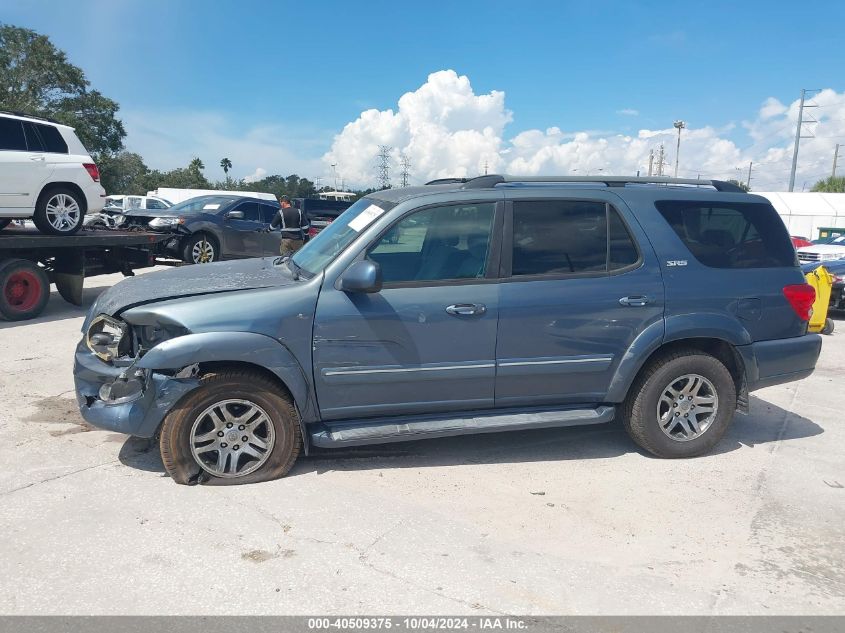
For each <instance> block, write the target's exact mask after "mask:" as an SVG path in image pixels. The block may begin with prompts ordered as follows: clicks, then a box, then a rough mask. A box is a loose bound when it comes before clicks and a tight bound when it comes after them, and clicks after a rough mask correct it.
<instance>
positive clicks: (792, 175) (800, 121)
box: [789, 88, 819, 191]
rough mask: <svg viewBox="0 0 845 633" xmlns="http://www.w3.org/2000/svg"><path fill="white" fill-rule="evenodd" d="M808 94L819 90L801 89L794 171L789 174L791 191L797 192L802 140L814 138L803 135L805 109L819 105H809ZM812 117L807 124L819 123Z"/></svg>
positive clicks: (793, 163) (793, 156) (810, 135)
mask: <svg viewBox="0 0 845 633" xmlns="http://www.w3.org/2000/svg"><path fill="white" fill-rule="evenodd" d="M808 92H818V91H817V90H807V89H806V88H802V89H801V102H800V103H799V105H798V125H797V126H795V146H794V148H793V150H792V170H791V171H790V172H789V190H790V191H794V190H795V171H796V170H797V168H798V146H799V144H800V143H801V139H802V138H813V135H812V133H810V134H809V135H808V136H804V135H803V134H802V131H803V125H804V123H805V121H804V109H805V108H818V107H819V106H818V104H808V103H806V99H807V93H808ZM808 116H810V120H809V121H806V122H807V123H818V121H817V120H816V119H815V118H813V117H812V115H808Z"/></svg>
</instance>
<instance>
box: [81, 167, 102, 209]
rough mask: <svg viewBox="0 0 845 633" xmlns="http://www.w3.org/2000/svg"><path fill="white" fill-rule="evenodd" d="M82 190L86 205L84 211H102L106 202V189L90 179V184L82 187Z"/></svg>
mask: <svg viewBox="0 0 845 633" xmlns="http://www.w3.org/2000/svg"><path fill="white" fill-rule="evenodd" d="M86 175H87V174H86ZM82 191H83V192H84V193H85V204H86V206H87V207H88V208H87V210H86V212H87V213H97V212H99V211H102V209H103V207H104V206H105V204H106V190H105V189H103V186H102V185H101V184H100V183H98V182H94V181H93V180H92V181H91V183H90V184H86V185H85V186H83V187H82Z"/></svg>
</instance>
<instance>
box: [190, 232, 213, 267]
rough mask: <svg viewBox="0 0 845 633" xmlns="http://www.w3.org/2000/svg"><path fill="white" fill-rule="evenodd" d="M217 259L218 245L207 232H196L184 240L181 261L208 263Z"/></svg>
mask: <svg viewBox="0 0 845 633" xmlns="http://www.w3.org/2000/svg"><path fill="white" fill-rule="evenodd" d="M203 253H204V254H203ZM219 260H220V245H219V244H218V242H217V240H216V239H215V238H214V237H213V236H211V235H209V234H208V233H196V234H195V235H191V236H190V237H189V238H187V239H186V240H185V243H184V246H183V247H182V261H183V262H185V263H186V264H210V263H211V262H216V261H219Z"/></svg>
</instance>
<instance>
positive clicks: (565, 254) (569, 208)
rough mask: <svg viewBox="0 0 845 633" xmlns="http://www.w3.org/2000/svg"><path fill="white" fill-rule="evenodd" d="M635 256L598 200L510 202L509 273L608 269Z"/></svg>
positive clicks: (620, 266)
mask: <svg viewBox="0 0 845 633" xmlns="http://www.w3.org/2000/svg"><path fill="white" fill-rule="evenodd" d="M638 261H639V252H638V251H637V247H636V245H635V244H634V241H633V239H632V238H631V235H630V233H629V232H628V229H627V228H626V227H625V224H624V223H623V221H622V219H621V218H620V217H619V214H618V212H617V211H616V209H614V208H612V207H610V206H609V205H607V204H605V203H604V202H589V201H588V202H581V201H574V200H542V201H524V202H514V205H513V257H512V265H511V270H512V273H511V274H512V275H513V276H515V277H519V276H527V275H573V274H576V275H577V274H584V273H609V272H613V271H616V270H620V269H623V268H627V267H629V266H632V265H634V264H636V263H637V262H638Z"/></svg>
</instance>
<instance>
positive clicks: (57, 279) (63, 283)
mask: <svg viewBox="0 0 845 633" xmlns="http://www.w3.org/2000/svg"><path fill="white" fill-rule="evenodd" d="M167 237H168V236H167V235H166V234H161V233H146V232H143V233H142V232H129V231H115V230H83V231H81V232H79V233H77V234H75V235H67V236H65V235H45V234H43V233H40V232H39V231H37V230H35V229H31V228H26V227H13V228H12V227H10V228H7V229H4V230H3V231H2V232H0V318H3V319H6V320H9V321H23V320H26V319H33V318H35V317H37V316H38V315H39V314H41V312H42V311H43V310H44V307H45V306H46V305H47V301H48V300H49V298H50V284H55V285H56V289H57V290H58V291H59V294H60V295H61V296H62V298H63V299H64V300H65V301H67V302H69V303H72V304H73V305H77V306H78V305H82V288H83V282H84V279H85V278H86V277H93V276H95V275H107V274H111V273H123V274H124V275H125V276H131V275H133V274H134V271H135V270H137V269H139V268H146V267H148V266H154V265H155V264H156V260H155V250H156V245H157V244H158V243H159V242H161V241H162V240H164V239H166V238H167Z"/></svg>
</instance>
